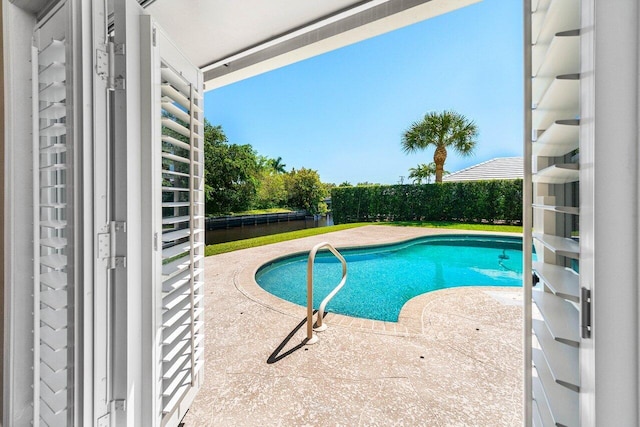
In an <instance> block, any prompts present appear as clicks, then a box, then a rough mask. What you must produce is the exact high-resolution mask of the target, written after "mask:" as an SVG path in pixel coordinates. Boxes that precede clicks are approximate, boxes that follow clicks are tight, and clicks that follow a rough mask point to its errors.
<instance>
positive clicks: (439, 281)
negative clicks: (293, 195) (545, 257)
mask: <svg viewBox="0 0 640 427" xmlns="http://www.w3.org/2000/svg"><path fill="white" fill-rule="evenodd" d="M340 252H341V253H342V255H343V256H344V257H345V259H346V260H347V264H348V279H347V282H346V284H345V286H344V287H343V288H342V290H340V292H339V293H338V294H337V295H336V296H335V297H334V298H333V299H332V300H331V302H329V304H328V305H327V311H328V312H334V313H340V314H346V315H348V316H355V317H363V318H367V319H374V320H384V321H390V322H397V321H398V315H399V314H400V310H401V309H402V306H403V305H404V304H405V303H406V302H407V301H409V300H410V299H411V298H413V297H415V296H417V295H420V294H424V293H426V292H430V291H434V290H438V289H444V288H452V287H459V286H512V287H515V286H522V239H521V238H520V237H511V236H484V235H483V236H479V235H452V236H448V235H440V236H430V237H422V238H420V239H414V240H410V241H406V242H402V243H398V244H393V245H384V246H375V247H368V248H354V249H340ZM341 273H342V270H341V264H340V262H339V261H338V260H337V259H336V258H335V257H334V256H333V255H332V254H330V253H328V252H320V253H318V255H317V256H316V262H315V266H314V270H313V275H314V293H313V301H314V304H315V307H314V308H317V306H318V305H319V304H320V302H321V301H322V299H323V298H324V297H325V296H326V295H327V294H328V293H329V292H331V290H332V289H333V288H334V287H335V286H336V285H337V284H338V282H340V279H341V277H342V276H341ZM306 274H307V255H306V254H305V255H296V256H289V257H284V258H279V259H276V260H274V261H272V262H270V263H268V264H265V265H263V266H262V267H260V269H259V270H258V272H257V273H256V282H257V283H258V284H259V285H260V287H262V288H263V289H264V290H266V291H267V292H269V293H271V294H273V295H275V296H277V297H280V298H282V299H285V300H287V301H290V302H293V303H296V304H298V305H302V306H306V298H307V296H306V295H307V293H306V292H307V278H306Z"/></svg>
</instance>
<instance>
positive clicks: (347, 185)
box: [338, 181, 353, 187]
mask: <svg viewBox="0 0 640 427" xmlns="http://www.w3.org/2000/svg"><path fill="white" fill-rule="evenodd" d="M338 187H353V185H352V184H351V183H350V182H349V181H344V182H341V183H340V185H338Z"/></svg>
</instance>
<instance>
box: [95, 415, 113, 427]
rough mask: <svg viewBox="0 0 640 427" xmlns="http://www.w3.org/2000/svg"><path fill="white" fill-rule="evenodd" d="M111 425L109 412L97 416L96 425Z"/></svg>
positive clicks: (102, 426) (101, 426) (106, 426)
mask: <svg viewBox="0 0 640 427" xmlns="http://www.w3.org/2000/svg"><path fill="white" fill-rule="evenodd" d="M110 426H111V414H109V413H107V414H105V415H103V416H101V417H100V418H98V427H110Z"/></svg>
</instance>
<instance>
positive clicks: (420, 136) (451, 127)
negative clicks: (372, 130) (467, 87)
mask: <svg viewBox="0 0 640 427" xmlns="http://www.w3.org/2000/svg"><path fill="white" fill-rule="evenodd" d="M477 137H478V127H477V126H476V124H475V123H474V122H473V121H471V120H469V119H467V118H466V117H465V116H463V115H462V114H459V113H456V112H455V111H443V112H441V113H438V112H431V113H427V114H425V116H424V119H422V120H421V121H418V122H414V123H413V124H412V125H411V126H410V127H409V129H407V130H406V131H405V132H404V134H403V135H402V141H401V146H402V150H403V151H404V152H405V153H413V152H416V151H419V150H425V149H427V148H429V147H430V146H434V147H435V152H434V154H433V161H434V163H435V164H436V182H442V175H443V173H444V163H445V161H446V160H447V148H453V150H454V151H455V152H456V153H458V154H460V155H461V156H470V155H471V154H473V150H474V149H475V147H476V144H477V141H476V139H477Z"/></svg>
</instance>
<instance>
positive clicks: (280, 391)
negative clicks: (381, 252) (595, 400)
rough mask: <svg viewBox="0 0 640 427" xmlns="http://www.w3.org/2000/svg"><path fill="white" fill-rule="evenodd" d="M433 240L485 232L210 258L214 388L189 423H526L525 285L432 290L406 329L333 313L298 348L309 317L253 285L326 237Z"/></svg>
mask: <svg viewBox="0 0 640 427" xmlns="http://www.w3.org/2000/svg"><path fill="white" fill-rule="evenodd" d="M433 234H476V233H474V232H467V231H456V230H435V229H425V228H411V227H406V228H405V227H389V226H380V225H372V226H365V227H361V228H355V229H350V230H344V231H339V232H334V233H329V234H324V235H320V236H314V237H308V238H304V239H298V240H293V241H288V242H282V243H278V244H273V245H269V246H262V247H258V248H252V249H245V250H242V251H236V252H231V253H227V254H222V255H217V256H213V257H208V258H207V259H206V260H205V268H206V288H205V292H206V300H205V301H206V302H205V304H206V314H205V319H206V325H205V331H206V332H205V333H206V356H205V357H206V364H205V382H204V385H203V387H202V389H201V390H200V392H199V394H198V396H197V397H196V400H195V402H194V404H193V405H192V406H191V409H190V411H189V412H188V413H187V415H186V417H185V419H184V420H183V422H184V423H185V426H187V427H191V426H319V425H324V426H508V427H511V426H518V425H521V424H522V389H523V385H522V365H523V360H522V295H521V289H513V288H511V289H509V288H499V287H491V288H488V287H472V288H454V289H446V290H441V291H437V292H432V293H428V294H424V295H421V296H418V297H416V298H414V299H412V300H411V301H409V302H408V303H407V304H406V305H405V306H404V307H403V310H402V312H401V315H400V319H399V322H398V323H392V322H378V321H372V320H363V319H355V318H350V317H347V316H341V315H336V314H328V315H327V316H326V317H325V321H326V322H327V324H328V325H329V329H328V330H327V331H325V332H322V333H320V334H319V337H320V341H319V342H318V343H317V344H314V345H301V342H302V340H303V338H304V336H305V325H304V324H303V320H304V318H305V313H306V311H305V309H304V308H302V307H299V306H296V305H294V304H292V303H289V302H286V301H282V300H280V299H278V298H276V297H275V296H273V295H271V294H268V293H267V292H265V291H263V290H262V289H261V288H260V287H259V286H258V285H257V284H256V283H255V280H254V279H253V277H254V274H255V271H256V270H257V268H258V267H259V266H260V265H262V264H263V263H265V262H267V261H269V260H271V259H273V258H275V257H278V256H282V255H285V254H289V253H294V252H300V251H308V250H309V249H310V248H311V247H312V246H313V245H315V244H316V243H319V242H322V241H328V242H330V243H332V244H333V245H335V246H337V247H347V246H355V245H367V244H380V243H386V242H394V241H400V240H405V239H408V238H413V237H419V236H424V235H433ZM478 234H480V233H478ZM491 234H495V233H491Z"/></svg>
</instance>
